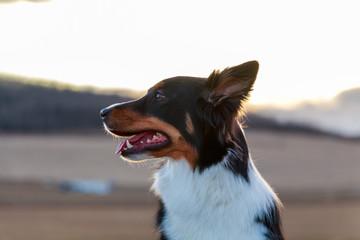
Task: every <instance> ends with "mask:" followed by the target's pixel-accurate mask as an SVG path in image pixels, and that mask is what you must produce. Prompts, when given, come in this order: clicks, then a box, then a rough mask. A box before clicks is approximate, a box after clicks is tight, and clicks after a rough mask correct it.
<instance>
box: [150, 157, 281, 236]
mask: <svg viewBox="0 0 360 240" xmlns="http://www.w3.org/2000/svg"><path fill="white" fill-rule="evenodd" d="M225 164H226V161H222V162H221V163H219V164H217V165H214V166H212V167H210V168H208V169H206V170H204V171H203V172H202V173H199V172H198V171H195V172H194V171H193V170H192V169H191V168H190V166H189V165H188V163H187V162H186V160H180V161H173V160H169V161H168V162H167V163H166V165H164V166H163V167H162V168H161V169H160V170H159V171H158V172H157V173H156V175H155V182H154V184H153V187H152V189H153V190H154V191H155V193H156V194H157V195H159V196H160V197H161V199H162V201H163V202H164V204H165V207H166V215H165V217H164V221H163V224H162V226H161V228H162V229H163V231H164V232H165V233H166V235H167V236H168V237H169V238H170V239H171V240H180V239H181V240H190V239H194V240H195V239H196V240H202V239H204V240H205V239H206V240H215V239H217V240H220V239H221V240H225V239H228V240H231V239H237V240H239V239H248V240H254V239H264V238H265V236H264V234H265V233H266V231H267V230H266V228H265V227H264V226H263V225H262V224H259V223H257V222H256V220H255V219H256V217H258V216H259V215H260V214H261V213H263V212H264V211H266V209H267V208H271V207H272V205H273V204H274V199H276V196H275V194H274V193H273V192H272V190H271V188H270V187H269V186H268V185H267V184H266V182H265V181H264V180H263V179H262V177H261V176H260V174H259V173H258V172H257V170H256V168H255V167H254V166H252V163H251V162H250V164H251V167H249V180H250V181H249V182H246V181H245V180H244V179H243V178H242V177H240V176H236V175H234V174H233V173H232V172H231V171H229V170H228V168H226V166H225Z"/></svg>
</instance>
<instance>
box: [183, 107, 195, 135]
mask: <svg viewBox="0 0 360 240" xmlns="http://www.w3.org/2000/svg"><path fill="white" fill-rule="evenodd" d="M185 123H186V131H187V132H188V133H189V134H190V135H194V125H193V123H192V121H191V118H190V114H189V113H188V112H187V113H186V115H185Z"/></svg>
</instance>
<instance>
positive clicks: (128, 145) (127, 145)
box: [126, 140, 133, 148]
mask: <svg viewBox="0 0 360 240" xmlns="http://www.w3.org/2000/svg"><path fill="white" fill-rule="evenodd" d="M126 147H127V148H132V147H133V145H131V144H130V142H129V140H126Z"/></svg>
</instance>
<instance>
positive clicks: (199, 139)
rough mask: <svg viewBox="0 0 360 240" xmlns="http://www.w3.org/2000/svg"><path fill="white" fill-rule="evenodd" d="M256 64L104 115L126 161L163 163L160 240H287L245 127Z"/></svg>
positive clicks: (166, 89)
mask: <svg viewBox="0 0 360 240" xmlns="http://www.w3.org/2000/svg"><path fill="white" fill-rule="evenodd" d="M258 69H259V64H258V62H257V61H250V62H246V63H243V64H241V65H238V66H234V67H229V68H226V69H224V70H223V71H219V70H215V71H213V72H212V73H211V74H210V76H209V77H208V78H197V77H174V78H169V79H165V80H163V81H160V82H159V83H157V84H156V85H155V86H153V87H152V88H150V89H149V90H148V92H147V94H146V95H145V96H144V97H142V98H140V99H138V100H134V101H130V102H125V103H120V104H114V105H111V106H109V107H107V108H104V109H102V110H101V112H100V115H101V118H102V120H103V122H104V126H105V129H106V130H107V131H108V132H109V133H111V134H113V135H115V136H116V137H120V138H121V142H120V144H119V146H118V148H117V150H116V153H117V154H120V155H121V157H122V158H123V159H125V160H126V161H135V162H138V161H148V160H151V159H163V163H162V166H161V167H160V168H159V169H158V170H157V172H156V174H155V178H154V183H153V186H152V190H153V192H154V193H155V195H157V196H158V197H159V202H160V204H159V205H160V206H159V210H158V213H157V227H158V230H159V232H160V235H161V237H160V239H161V240H188V239H196V240H202V239H204V240H205V239H206V240H215V239H216V240H232V239H237V240H240V239H246V240H260V239H267V240H282V239H284V236H283V233H282V227H281V219H280V209H281V203H280V201H279V199H278V197H277V196H276V194H275V193H274V192H273V191H272V189H271V187H270V186H269V185H268V184H267V183H266V182H265V180H264V179H263V178H262V177H261V175H260V174H259V172H258V171H257V169H256V167H255V165H254V164H253V161H252V159H251V157H250V154H249V149H248V144H247V141H246V138H245V135H244V132H243V129H242V127H241V124H240V119H241V116H242V115H243V108H244V103H245V102H246V100H247V99H248V98H249V94H250V92H251V91H252V89H253V85H254V82H255V79H256V76H257V73H258Z"/></svg>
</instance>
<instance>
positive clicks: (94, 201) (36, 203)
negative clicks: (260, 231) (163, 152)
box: [0, 130, 360, 240]
mask: <svg viewBox="0 0 360 240" xmlns="http://www.w3.org/2000/svg"><path fill="white" fill-rule="evenodd" d="M247 137H248V140H249V145H250V149H251V152H252V156H253V158H254V160H255V163H256V165H257V166H258V168H259V170H260V172H261V173H262V174H263V175H264V177H265V178H266V179H267V180H268V181H269V183H270V184H271V185H272V186H273V187H274V189H275V190H276V192H278V193H279V196H280V198H281V199H282V200H283V202H284V205H285V209H284V211H283V215H284V220H283V221H284V231H285V233H286V236H287V238H288V239H295V240H302V239H310V240H312V239H314V240H315V239H316V240H325V239H326V240H332V239H339V240H355V239H360V174H359V172H360V142H359V141H350V140H344V139H339V138H332V137H326V136H320V135H302V134H291V133H275V132H259V131H249V130H248V131H247ZM116 145H117V143H116V140H113V139H112V137H109V136H105V135H104V136H97V135H2V136H0V239H1V240H3V239H4V240H23V239H24V240H25V239H26V240H32V239H34V240H35V239H36V240H42V239H44V240H45V239H46V240H60V239H61V240H63V239H65V240H83V239H87V240H98V239H109V240H112V239H124V240H127V239H139V240H141V239H156V238H157V235H156V233H155V232H154V227H153V224H154V219H153V218H154V215H155V212H156V203H157V200H156V199H155V198H154V197H153V195H152V194H151V193H150V192H149V190H148V188H149V186H150V185H151V176H152V172H153V168H155V167H154V166H150V167H149V166H138V165H134V166H130V165H129V164H127V163H123V162H122V161H120V160H118V159H117V157H115V156H114V153H113V152H114V150H115V148H116ZM149 165H152V164H149ZM79 178H83V179H112V180H114V181H115V182H116V183H117V185H116V187H115V188H114V190H113V192H112V193H111V194H110V195H106V196H96V195H84V194H73V193H64V192H62V191H60V190H59V189H58V188H57V187H56V183H57V182H58V181H61V180H67V179H79Z"/></svg>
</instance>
